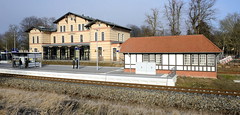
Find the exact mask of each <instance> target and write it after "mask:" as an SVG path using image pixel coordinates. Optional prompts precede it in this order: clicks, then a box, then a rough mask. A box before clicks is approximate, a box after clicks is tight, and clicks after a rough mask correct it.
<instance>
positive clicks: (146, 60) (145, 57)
mask: <svg viewBox="0 0 240 115" xmlns="http://www.w3.org/2000/svg"><path fill="white" fill-rule="evenodd" d="M148 60H149V56H148V54H143V62H148Z"/></svg>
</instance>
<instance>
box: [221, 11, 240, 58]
mask: <svg viewBox="0 0 240 115" xmlns="http://www.w3.org/2000/svg"><path fill="white" fill-rule="evenodd" d="M220 30H221V34H220V36H219V38H218V39H219V40H218V41H221V42H222V43H221V44H222V47H223V50H225V51H227V52H228V53H231V54H235V55H239V54H240V39H239V38H240V14H239V13H233V14H228V15H227V16H226V17H225V18H224V19H223V20H221V21H220Z"/></svg>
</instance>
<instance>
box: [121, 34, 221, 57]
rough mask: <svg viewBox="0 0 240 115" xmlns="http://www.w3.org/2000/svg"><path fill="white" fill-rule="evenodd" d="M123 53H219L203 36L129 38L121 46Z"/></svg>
mask: <svg viewBox="0 0 240 115" xmlns="http://www.w3.org/2000/svg"><path fill="white" fill-rule="evenodd" d="M120 52H123V53H220V52H222V50H220V49H219V48H218V47H217V46H216V45H215V44H213V43H212V42H211V41H210V40H209V39H208V38H206V37H205V36H204V35H181V36H154V37H136V38H129V39H128V40H127V41H125V42H124V43H123V44H122V45H121V50H120Z"/></svg>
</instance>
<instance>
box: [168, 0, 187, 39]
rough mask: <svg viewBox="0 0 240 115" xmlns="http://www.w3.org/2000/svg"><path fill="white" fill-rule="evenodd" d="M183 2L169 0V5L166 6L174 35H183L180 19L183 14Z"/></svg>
mask: <svg viewBox="0 0 240 115" xmlns="http://www.w3.org/2000/svg"><path fill="white" fill-rule="evenodd" d="M182 8H183V2H182V1H181V0H168V5H166V4H165V15H166V17H167V19H168V21H169V26H170V30H171V34H172V35H179V34H181V30H180V18H181V14H182Z"/></svg>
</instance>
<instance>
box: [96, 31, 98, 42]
mask: <svg viewBox="0 0 240 115" xmlns="http://www.w3.org/2000/svg"><path fill="white" fill-rule="evenodd" d="M97 37H98V33H97V32H95V41H98V38H97Z"/></svg>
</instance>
